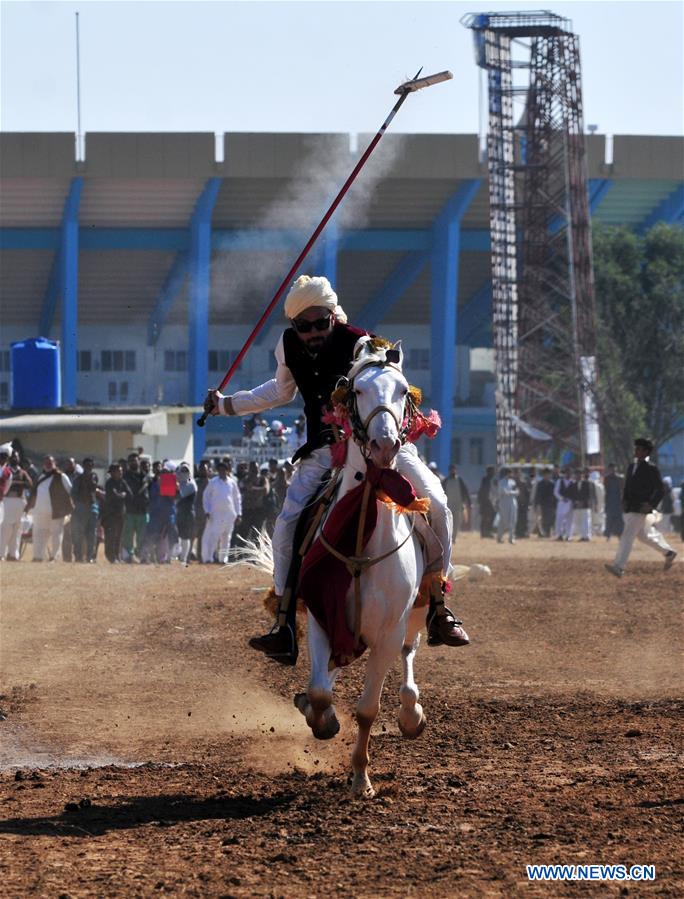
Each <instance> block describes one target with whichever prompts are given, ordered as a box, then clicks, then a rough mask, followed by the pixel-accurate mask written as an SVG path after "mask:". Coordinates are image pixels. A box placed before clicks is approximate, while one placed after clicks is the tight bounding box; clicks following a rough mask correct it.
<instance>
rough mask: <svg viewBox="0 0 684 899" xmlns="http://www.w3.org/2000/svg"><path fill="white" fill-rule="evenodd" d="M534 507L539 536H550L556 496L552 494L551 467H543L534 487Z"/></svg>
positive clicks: (554, 515)
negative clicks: (537, 518) (537, 517)
mask: <svg viewBox="0 0 684 899" xmlns="http://www.w3.org/2000/svg"><path fill="white" fill-rule="evenodd" d="M534 508H535V510H536V511H537V513H538V515H539V536H540V537H550V536H551V531H552V530H553V522H554V519H555V517H556V497H555V496H554V495H553V481H552V480H551V469H550V468H548V467H547V468H544V470H543V471H542V478H541V481H537V483H536V484H535V488H534Z"/></svg>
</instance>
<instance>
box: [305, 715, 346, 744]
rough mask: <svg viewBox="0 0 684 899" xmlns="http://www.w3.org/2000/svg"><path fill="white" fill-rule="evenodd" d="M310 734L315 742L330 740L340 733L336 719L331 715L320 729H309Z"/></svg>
mask: <svg viewBox="0 0 684 899" xmlns="http://www.w3.org/2000/svg"><path fill="white" fill-rule="evenodd" d="M311 732H312V733H313V735H314V737H316V739H317V740H332V738H333V737H334V736H336V735H337V734H338V733H339V732H340V722H339V721H338V720H337V717H336V716H335V715H333V716H332V717H331V718H330V719H329V720H328V721H327V722H326V724H325V726H324V727H321V728H319V729H318V730H315V729H314V728H311Z"/></svg>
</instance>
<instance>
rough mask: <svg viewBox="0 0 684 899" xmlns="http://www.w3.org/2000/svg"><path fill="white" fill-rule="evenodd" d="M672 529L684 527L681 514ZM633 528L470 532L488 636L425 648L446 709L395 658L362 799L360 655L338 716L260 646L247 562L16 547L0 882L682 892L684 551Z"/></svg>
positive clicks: (424, 892) (425, 891)
mask: <svg viewBox="0 0 684 899" xmlns="http://www.w3.org/2000/svg"><path fill="white" fill-rule="evenodd" d="M673 545H674V546H675V548H677V549H680V548H681V544H680V543H679V541H678V540H677V538H673ZM614 550H615V543H613V544H612V545H611V546H606V544H605V541H597V542H594V543H591V544H558V543H547V542H545V541H541V540H536V539H532V540H526V541H520V542H519V543H518V544H517V545H516V546H508V545H504V546H498V545H497V544H496V543H494V542H492V541H481V540H480V539H479V537H477V536H475V535H471V534H464V535H461V536H460V537H459V540H458V542H457V544H456V548H455V553H454V558H455V560H456V561H458V562H466V563H473V562H482V563H486V564H488V565H490V566H491V568H492V572H493V573H492V576H491V578H488V579H486V580H484V581H479V582H468V581H461V582H459V583H458V585H457V589H456V593H455V597H456V601H455V606H456V608H457V610H458V612H459V613H460V615H461V616H462V617H463V619H464V622H465V624H466V627H467V630H468V632H469V633H470V636H471V640H472V643H471V645H470V646H469V647H466V648H459V649H449V648H444V647H440V648H436V649H435V648H430V647H427V645H425V644H424V645H423V646H422V647H421V649H420V651H419V653H418V657H417V662H416V673H417V680H418V683H419V686H420V688H421V694H422V696H421V701H422V703H423V705H424V707H425V711H426V714H427V716H428V727H427V729H426V731H425V733H424V734H423V736H422V737H421V738H420V739H419V740H417V741H413V742H412V741H405V740H402V739H401V737H400V735H399V731H398V727H397V723H396V712H397V707H398V687H399V683H400V678H399V665H398V664H397V665H395V667H394V668H393V669H392V671H391V672H390V675H389V677H388V679H387V683H386V686H385V692H384V696H383V707H382V710H381V714H380V718H379V720H378V723H377V726H376V728H375V732H374V737H373V741H372V760H371V770H370V773H371V779H372V780H373V782H374V785H375V787H376V790H377V793H378V795H377V797H376V798H375V799H374V800H372V801H365V802H364V801H351V800H350V799H349V786H348V773H349V754H350V745H351V741H352V738H353V733H354V727H353V724H352V718H351V713H352V712H353V707H354V702H355V699H356V697H357V696H358V692H359V685H360V682H361V677H362V674H363V661H361V663H360V664H357V665H356V666H354V667H353V668H350V669H347V670H346V671H345V672H344V673H343V675H342V676H341V677H340V679H339V681H338V690H337V707H338V711H339V712H341V719H342V730H341V732H340V734H339V736H338V737H337V738H336V739H335V740H332V741H329V742H326V743H318V742H317V741H315V740H314V739H313V738H312V737H311V736H310V733H309V731H308V729H307V728H306V725H305V722H304V719H303V718H302V717H301V716H300V715H299V713H298V712H297V711H296V710H295V708H294V707H293V705H292V696H293V694H294V693H295V691H297V690H301V689H303V688H304V687H305V684H306V676H307V657H306V652H304V653H303V655H302V656H300V662H299V664H298V666H297V667H296V668H294V669H292V668H282V667H280V666H278V665H276V664H275V663H273V662H269V661H267V660H266V659H264V658H263V657H261V656H260V655H259V654H257V653H254V652H253V651H252V650H250V649H249V648H248V647H247V638H248V637H249V636H250V635H252V634H254V633H257V632H261V631H263V629H264V626H265V624H266V618H265V615H264V612H263V610H262V608H261V591H260V589H259V588H261V587H263V586H265V585H266V584H267V583H268V578H266V577H265V576H264V575H263V574H260V573H258V572H255V571H254V570H251V569H245V568H239V569H232V570H225V569H221V568H219V567H218V566H204V567H200V566H197V565H195V566H190V567H189V568H187V569H186V568H182V567H180V566H178V565H171V566H159V567H150V566H146V567H140V566H126V565H121V566H110V565H108V564H106V563H104V562H100V563H99V564H98V565H91V566H87V565H65V564H62V563H55V564H42V565H33V564H31V563H28V562H24V561H22V562H21V563H19V564H17V565H11V564H7V563H3V564H2V566H0V576H1V585H2V605H1V608H0V613H1V619H0V626H1V643H0V651H1V655H0V694H1V696H0V707H1V708H2V714H0V719H2V720H0V801H1V803H2V820H1V821H0V894H1V895H2V896H3V897H7V899H9V897H25V896H46V897H48V896H49V897H84V896H93V897H129V896H134V897H138V896H140V897H143V896H153V895H163V894H166V893H170V894H174V895H184V896H186V895H187V896H198V897H205V896H207V897H218V896H224V897H228V896H235V897H244V896H273V897H279V896H283V897H309V896H311V897H314V896H316V897H323V896H325V897H349V896H352V897H383V896H421V897H422V896H429V897H441V896H444V897H446V896H459V897H460V896H467V897H470V896H502V897H510V896H518V895H525V896H550V897H557V896H585V895H586V896H589V895H591V896H624V895H629V896H642V895H658V896H673V897H674V896H678V897H679V896H682V895H684V863H683V861H682V859H683V858H684V855H683V854H682V834H681V824H682V808H683V806H684V798H683V796H684V791H683V790H682V776H681V771H682V765H681V762H682V758H681V750H682V730H681V722H682V703H681V700H680V697H681V672H682V668H681V661H682V659H681V646H682V620H681V612H682V597H684V565H683V564H682V563H681V562H679V564H676V565H675V567H674V568H673V569H672V570H671V571H670V572H667V573H665V572H663V571H662V562H661V561H660V559H659V558H658V557H657V556H655V554H653V553H652V552H650V551H649V550H647V549H645V548H637V549H636V550H635V552H634V554H633V556H632V561H631V563H630V568H629V573H628V574H627V575H626V576H625V577H624V578H623V579H622V580H621V581H618V580H616V579H614V578H612V577H611V576H610V575H609V574H607V573H606V572H605V571H604V568H603V562H604V561H607V560H609V559H610V558H611V556H612V554H613V552H614ZM552 863H565V864H591V863H597V864H598V863H603V864H624V865H626V866H630V865H633V864H642V865H643V864H652V865H655V868H656V879H655V881H654V882H652V883H637V882H635V881H632V882H629V883H625V882H623V883H607V882H604V883H601V884H596V883H570V882H565V883H563V882H554V883H530V882H529V881H528V878H527V874H526V868H525V866H526V864H552Z"/></svg>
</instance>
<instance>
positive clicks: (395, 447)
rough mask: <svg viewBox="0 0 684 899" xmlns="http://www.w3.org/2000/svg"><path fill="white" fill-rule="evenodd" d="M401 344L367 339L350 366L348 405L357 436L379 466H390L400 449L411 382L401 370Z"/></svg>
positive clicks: (374, 462)
mask: <svg viewBox="0 0 684 899" xmlns="http://www.w3.org/2000/svg"><path fill="white" fill-rule="evenodd" d="M402 361H403V353H402V349H401V345H400V344H395V345H391V344H387V342H386V341H379V340H370V341H367V342H366V343H364V344H363V345H362V347H361V349H360V351H359V353H358V355H357V357H356V359H355V360H354V363H353V365H352V367H351V369H350V370H349V374H348V382H349V406H350V412H351V424H352V429H353V433H354V439H355V440H356V441H357V443H358V444H359V445H360V446H361V449H362V451H363V453H364V455H366V456H369V457H370V459H371V460H372V462H373V464H374V465H376V466H377V467H378V468H389V467H390V466H391V465H392V463H393V462H394V459H395V457H396V455H397V453H398V452H399V449H400V447H401V443H402V439H403V434H402V427H403V423H404V418H405V405H406V397H407V395H408V392H409V385H408V382H407V381H406V378H405V377H404V375H403V374H402V370H401V365H402Z"/></svg>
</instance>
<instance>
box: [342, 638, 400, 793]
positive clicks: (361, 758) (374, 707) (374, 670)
mask: <svg viewBox="0 0 684 899" xmlns="http://www.w3.org/2000/svg"><path fill="white" fill-rule="evenodd" d="M402 642H403V628H401V627H399V626H398V627H397V629H396V631H395V632H394V633H393V634H391V635H389V637H388V638H387V639H385V640H383V642H382V643H380V644H379V645H377V646H375V647H373V649H372V650H371V653H370V656H369V658H368V661H367V663H366V679H365V681H364V685H363V693H362V694H361V697H360V699H359V702H358V705H357V706H356V721H357V724H358V728H359V730H358V734H357V736H356V744H355V746H354V750H353V752H352V758H351V761H352V771H353V777H352V790H351V791H352V796H353V797H355V798H361V799H372V798H373V796H375V790H374V789H373V787H372V785H371V782H370V779H369V777H368V762H369V758H370V755H369V744H370V732H371V727H372V726H373V722H374V721H375V719H376V718H377V716H378V711H379V710H380V695H381V693H382V685H383V684H384V682H385V677H386V676H387V672H388V671H389V667H390V665H391V664H392V661H393V660H394V659H395V658H396V656H397V653H398V652H399V649H400V647H401V644H402Z"/></svg>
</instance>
